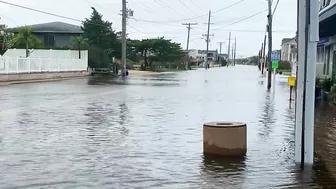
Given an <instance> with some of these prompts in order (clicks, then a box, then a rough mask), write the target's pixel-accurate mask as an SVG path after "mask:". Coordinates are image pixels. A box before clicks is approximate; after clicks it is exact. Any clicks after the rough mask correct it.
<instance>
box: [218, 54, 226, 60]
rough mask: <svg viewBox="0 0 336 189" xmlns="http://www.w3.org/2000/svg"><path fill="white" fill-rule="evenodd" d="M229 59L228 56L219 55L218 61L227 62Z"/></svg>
mask: <svg viewBox="0 0 336 189" xmlns="http://www.w3.org/2000/svg"><path fill="white" fill-rule="evenodd" d="M228 58H229V56H228V54H218V61H219V62H220V61H224V60H225V61H227V60H228Z"/></svg>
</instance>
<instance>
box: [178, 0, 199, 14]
mask: <svg viewBox="0 0 336 189" xmlns="http://www.w3.org/2000/svg"><path fill="white" fill-rule="evenodd" d="M179 2H180V3H181V4H182V5H183V6H184V7H186V8H187V9H189V10H190V11H191V12H192V13H194V14H195V15H196V16H197V14H196V13H195V12H194V11H193V10H192V9H191V8H189V7H188V6H187V5H186V4H184V3H183V2H182V1H181V0H179Z"/></svg>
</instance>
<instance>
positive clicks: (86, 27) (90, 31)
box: [82, 7, 121, 67]
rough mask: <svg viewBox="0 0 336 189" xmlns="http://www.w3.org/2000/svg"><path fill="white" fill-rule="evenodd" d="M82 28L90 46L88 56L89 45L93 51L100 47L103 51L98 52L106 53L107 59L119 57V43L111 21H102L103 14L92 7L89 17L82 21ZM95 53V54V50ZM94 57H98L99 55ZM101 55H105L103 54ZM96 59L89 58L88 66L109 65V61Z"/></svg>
mask: <svg viewBox="0 0 336 189" xmlns="http://www.w3.org/2000/svg"><path fill="white" fill-rule="evenodd" d="M82 30H83V31H84V33H83V37H84V38H87V39H88V44H89V46H90V48H89V56H90V54H91V47H92V46H94V51H98V49H100V50H101V51H103V52H101V53H99V54H107V55H108V57H109V60H112V58H113V57H116V58H120V57H121V43H120V42H119V41H118V40H117V35H116V34H115V31H114V30H113V29H112V23H111V22H108V21H104V20H103V15H101V14H100V13H99V12H98V11H97V10H96V9H95V8H93V7H92V14H91V16H90V18H88V19H85V21H84V22H83V25H82ZM95 54H97V52H96V53H95ZM94 57H95V58H98V59H99V58H100V56H94ZM103 57H105V55H104V56H103ZM98 59H90V61H89V66H90V67H91V65H100V66H104V67H108V66H109V62H110V61H108V62H102V61H103V59H100V60H98ZM104 59H105V58H104ZM92 61H95V62H92ZM104 61H105V60H104Z"/></svg>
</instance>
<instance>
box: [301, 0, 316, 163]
mask: <svg viewBox="0 0 336 189" xmlns="http://www.w3.org/2000/svg"><path fill="white" fill-rule="evenodd" d="M318 4H319V2H318V1H316V0H298V33H297V34H298V69H297V90H296V93H297V94H296V108H295V109H296V112H295V162H296V163H299V164H300V166H301V169H304V168H305V166H310V168H311V166H312V165H313V162H314V120H315V118H314V110H315V108H314V106H315V98H314V97H315V77H316V63H315V62H316V53H317V43H318V41H319V35H318V31H319V16H318Z"/></svg>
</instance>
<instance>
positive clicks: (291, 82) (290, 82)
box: [288, 76, 296, 87]
mask: <svg viewBox="0 0 336 189" xmlns="http://www.w3.org/2000/svg"><path fill="white" fill-rule="evenodd" d="M295 83H296V77H293V76H290V77H288V85H289V86H290V87H294V86H295Z"/></svg>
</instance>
